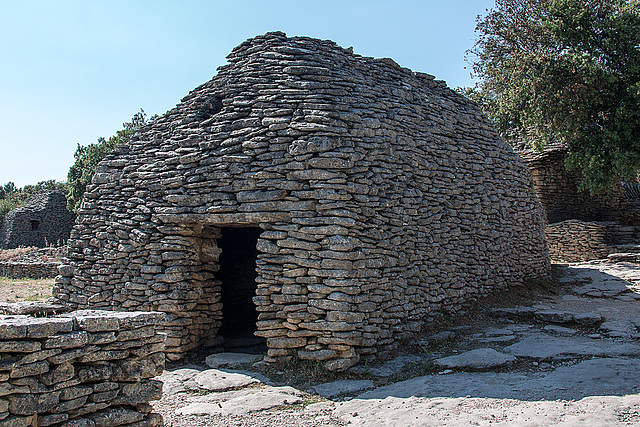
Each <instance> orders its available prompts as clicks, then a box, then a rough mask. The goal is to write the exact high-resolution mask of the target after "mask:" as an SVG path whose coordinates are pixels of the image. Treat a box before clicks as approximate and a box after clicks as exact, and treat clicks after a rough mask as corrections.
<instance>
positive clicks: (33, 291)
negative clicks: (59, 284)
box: [0, 277, 55, 302]
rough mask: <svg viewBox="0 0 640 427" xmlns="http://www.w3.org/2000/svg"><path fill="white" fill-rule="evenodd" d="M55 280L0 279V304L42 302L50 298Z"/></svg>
mask: <svg viewBox="0 0 640 427" xmlns="http://www.w3.org/2000/svg"><path fill="white" fill-rule="evenodd" d="M54 283H55V279H9V278H7V277H0V302H20V301H44V300H46V299H47V298H49V297H51V288H52V287H53V284H54Z"/></svg>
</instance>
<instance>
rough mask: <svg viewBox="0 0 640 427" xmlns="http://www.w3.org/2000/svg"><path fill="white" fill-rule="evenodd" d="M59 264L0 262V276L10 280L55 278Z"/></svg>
mask: <svg viewBox="0 0 640 427" xmlns="http://www.w3.org/2000/svg"><path fill="white" fill-rule="evenodd" d="M59 265H60V263H59V262H17V261H2V262H0V276H1V277H9V278H10V279H23V278H25V277H29V278H32V279H42V278H54V277H56V276H57V275H58V266H59Z"/></svg>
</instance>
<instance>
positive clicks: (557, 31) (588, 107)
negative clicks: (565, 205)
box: [468, 0, 640, 193]
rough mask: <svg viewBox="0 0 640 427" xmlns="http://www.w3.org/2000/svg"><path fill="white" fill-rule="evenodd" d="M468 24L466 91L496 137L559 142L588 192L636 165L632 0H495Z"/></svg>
mask: <svg viewBox="0 0 640 427" xmlns="http://www.w3.org/2000/svg"><path fill="white" fill-rule="evenodd" d="M476 32H477V34H478V39H477V41H476V44H475V46H474V48H473V49H472V50H471V51H470V52H469V57H470V59H471V61H472V62H473V70H474V73H475V74H476V75H477V76H478V77H479V78H480V79H481V80H480V83H479V84H477V85H476V87H475V89H472V90H470V91H468V93H469V95H470V96H471V97H472V98H474V99H475V100H476V101H478V102H479V103H480V104H481V105H482V107H483V108H484V110H485V111H486V112H487V114H488V115H489V116H490V118H491V119H492V120H493V121H494V123H495V125H496V126H497V128H498V130H499V131H500V132H501V133H502V134H503V135H504V136H505V138H507V139H508V140H509V139H510V138H514V137H515V138H517V137H518V136H517V135H520V136H521V135H522V134H523V133H526V134H528V135H529V138H530V140H532V141H535V144H534V145H535V146H536V148H542V146H544V144H545V143H546V142H547V141H556V142H561V143H564V144H565V145H566V146H567V147H568V151H569V156H568V158H567V167H568V168H569V169H577V170H579V171H580V172H581V173H582V176H583V181H582V183H581V186H582V188H583V189H589V190H591V192H592V193H595V192H599V191H602V190H605V189H607V188H609V187H611V186H612V185H613V184H614V183H615V182H616V181H618V180H619V179H620V178H625V177H629V176H634V175H635V173H636V172H637V171H638V170H640V0H626V1H625V0H496V7H495V8H494V9H492V10H490V11H489V12H488V14H487V15H486V16H484V17H478V21H477V26H476ZM510 142H514V141H510Z"/></svg>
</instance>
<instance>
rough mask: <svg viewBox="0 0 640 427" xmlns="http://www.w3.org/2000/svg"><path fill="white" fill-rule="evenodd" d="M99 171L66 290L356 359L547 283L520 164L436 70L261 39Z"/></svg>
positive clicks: (106, 304)
mask: <svg viewBox="0 0 640 427" xmlns="http://www.w3.org/2000/svg"><path fill="white" fill-rule="evenodd" d="M228 61H229V64H228V65H225V66H223V67H220V68H219V71H218V74H217V75H216V76H215V77H214V78H213V79H212V80H211V81H209V82H208V83H205V84H203V85H202V86H200V87H198V88H196V89H195V90H193V91H192V92H191V93H190V94H189V95H188V96H187V97H185V98H184V99H183V100H182V102H181V103H180V104H178V106H177V107H176V108H174V109H172V110H171V111H169V112H167V113H166V114H165V115H164V116H162V117H160V118H159V119H158V120H157V121H155V122H154V123H153V124H152V125H150V126H148V127H146V128H144V129H142V130H141V131H140V133H139V134H138V135H137V136H135V137H134V138H133V139H132V141H131V142H130V143H129V144H127V145H123V146H120V147H119V148H118V149H116V150H115V151H114V152H113V153H112V154H110V155H109V156H107V157H106V158H105V159H104V160H103V161H102V162H101V163H100V164H99V165H98V167H97V168H96V174H95V176H94V177H93V180H92V183H91V185H89V186H88V188H87V192H86V193H85V196H84V202H83V205H82V208H81V209H80V211H79V214H78V220H77V224H76V226H75V227H74V229H73V231H72V233H71V238H70V239H69V252H68V256H67V259H65V260H64V263H65V265H63V266H62V267H61V268H60V272H61V275H60V276H59V277H58V279H57V284H56V287H55V288H54V295H55V296H56V298H57V299H58V301H59V302H61V303H64V304H68V305H70V306H73V307H99V308H107V309H113V310H144V311H147V310H150V311H162V312H165V313H167V314H168V316H167V323H166V325H165V331H166V332H167V334H168V339H167V357H168V358H169V360H177V359H178V358H181V357H183V356H184V354H185V353H186V352H187V351H189V350H192V349H194V348H196V347H198V346H200V345H207V344H209V345H213V344H219V343H220V342H221V341H222V340H221V336H224V337H225V338H226V339H229V338H230V337H234V336H236V335H241V334H242V333H244V332H245V331H247V332H249V333H255V335H258V336H260V337H264V338H266V344H267V346H268V356H267V358H266V360H268V361H275V360H278V359H279V358H287V357H291V355H292V354H294V353H295V354H296V355H297V356H298V357H300V358H301V359H305V360H314V361H322V362H324V363H325V364H326V366H327V368H328V369H331V370H339V369H345V368H347V367H349V366H352V365H353V364H355V363H357V362H358V360H359V358H360V356H361V355H372V354H375V353H376V352H377V351H379V350H388V349H392V348H394V347H395V346H396V345H397V343H398V340H399V339H402V338H409V337H411V336H413V334H415V333H416V332H418V331H419V330H420V329H421V327H422V326H423V325H425V323H426V322H429V321H431V320H433V319H435V318H437V317H438V316H439V315H440V314H441V313H443V312H455V311H457V310H459V309H460V307H461V306H462V305H463V304H465V303H467V302H469V301H472V300H473V299H475V298H477V297H479V296H482V295H486V294H488V293H489V292H492V291H496V290H503V289H506V288H507V287H508V286H509V285H511V284H517V283H519V282H522V281H523V280H525V279H526V278H529V277H539V276H546V275H547V274H548V273H549V268H550V264H549V258H548V252H547V248H546V243H545V238H544V218H543V214H542V210H541V207H540V203H539V202H538V200H537V198H536V196H535V192H534V189H533V182H532V180H531V176H530V173H529V171H528V170H527V168H526V166H525V165H524V164H523V163H522V162H521V160H520V159H519V158H518V156H517V155H516V154H515V153H514V152H513V151H512V150H511V148H510V147H509V146H508V145H506V144H505V143H504V142H503V141H502V140H501V138H500V136H499V135H498V134H497V132H496V131H495V130H494V128H493V127H492V126H491V124H490V123H489V121H488V120H487V119H486V118H485V117H484V115H483V114H482V112H481V111H480V109H479V108H478V107H477V106H476V105H475V104H473V103H471V102H469V101H468V100H467V99H466V98H464V97H462V96H461V95H459V94H457V93H455V92H454V91H452V90H450V89H448V88H447V87H446V84H445V83H443V82H439V81H436V80H434V78H433V77H432V76H429V75H426V74H421V73H416V72H412V71H410V70H408V69H405V68H401V67H399V66H398V65H397V64H396V63H395V62H393V61H392V60H390V59H373V58H366V57H361V56H358V55H354V54H353V53H352V51H351V50H350V49H343V48H340V47H338V46H337V45H336V44H335V43H333V42H331V41H321V40H315V39H311V38H306V37H294V38H287V37H286V35H285V34H282V33H269V34H266V35H264V36H259V37H256V38H254V39H251V40H248V41H246V42H244V43H242V44H241V45H240V46H238V47H237V48H235V49H234V50H233V52H232V53H231V54H230V55H229V57H228Z"/></svg>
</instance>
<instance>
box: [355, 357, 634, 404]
mask: <svg viewBox="0 0 640 427" xmlns="http://www.w3.org/2000/svg"><path fill="white" fill-rule="evenodd" d="M639 369H640V360H638V359H622V358H602V359H591V360H586V361H583V362H580V363H577V364H575V365H569V366H562V367H560V368H557V369H555V370H554V371H552V372H549V373H547V374H544V375H540V373H535V372H534V373H530V374H522V373H504V372H502V373H495V372H456V373H451V374H448V375H426V376H423V377H417V378H412V379H410V380H407V381H402V382H398V383H394V384H390V385H388V386H384V387H379V388H377V389H375V390H372V391H368V392H365V393H363V394H361V395H359V396H357V398H356V399H367V400H370V399H385V398H387V397H389V396H393V397H394V398H410V397H428V398H451V397H466V396H470V397H483V398H495V399H520V400H532V399H534V400H541V399H548V400H556V399H565V400H573V399H582V398H584V397H587V396H624V395H626V394H634V393H638V392H640V383H638V380H637V378H638V370H639ZM354 400H355V399H354Z"/></svg>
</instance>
